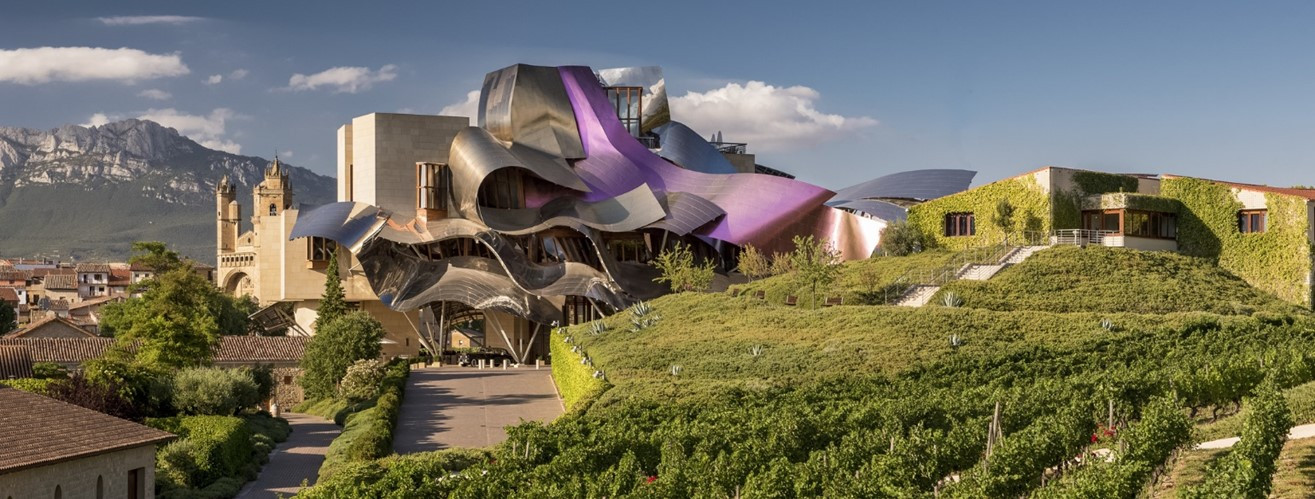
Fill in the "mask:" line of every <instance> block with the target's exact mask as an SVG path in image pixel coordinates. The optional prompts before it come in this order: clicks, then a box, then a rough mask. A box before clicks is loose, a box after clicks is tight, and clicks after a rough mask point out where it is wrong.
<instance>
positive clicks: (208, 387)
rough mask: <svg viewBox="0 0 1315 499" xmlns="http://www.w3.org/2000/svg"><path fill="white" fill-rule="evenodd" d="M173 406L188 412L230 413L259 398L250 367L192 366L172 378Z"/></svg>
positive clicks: (255, 401) (252, 403) (258, 390)
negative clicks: (242, 368) (245, 368)
mask: <svg viewBox="0 0 1315 499" xmlns="http://www.w3.org/2000/svg"><path fill="white" fill-rule="evenodd" d="M173 388H174V406H175V407H177V408H178V410H179V411H182V412H184V413H187V414H202V415H216V416H231V415H235V414H237V413H238V412H239V411H241V410H242V409H245V408H248V407H254V406H255V405H257V404H259V403H260V402H261V399H260V387H259V386H257V385H256V381H255V379H253V378H252V376H251V373H250V371H243V370H238V369H220V368H217V367H194V368H189V369H183V370H181V371H178V373H177V374H175V375H174V378H173Z"/></svg>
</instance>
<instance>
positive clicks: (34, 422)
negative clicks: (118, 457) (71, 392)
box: [0, 387, 174, 474]
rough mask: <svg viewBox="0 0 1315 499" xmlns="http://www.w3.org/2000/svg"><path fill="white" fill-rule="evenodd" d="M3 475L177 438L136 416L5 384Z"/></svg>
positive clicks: (1, 394) (1, 393) (0, 416)
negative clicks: (112, 413) (105, 411)
mask: <svg viewBox="0 0 1315 499" xmlns="http://www.w3.org/2000/svg"><path fill="white" fill-rule="evenodd" d="M0 407H9V408H21V409H19V410H6V411H3V412H0V442H4V443H5V444H4V445H2V446H0V474H3V473H9V472H13V471H18V470H21V469H26V468H31V467H34V466H42V465H47V464H52V463H57V462H61V461H67V460H70V459H76V458H80V457H88V456H94V455H98V454H104V453H106V452H113V451H117V450H122V449H131V448H134V447H140V446H143V445H153V444H158V443H161V442H166V441H168V440H171V439H173V438H174V436H173V435H171V434H169V433H166V432H163V431H160V430H157V429H155V428H151V427H149V426H144V425H139V424H137V423H134V422H132V421H127V420H123V419H119V418H116V417H114V416H109V415H106V414H101V413H99V412H96V411H93V410H91V409H85V408H82V407H78V406H76V405H73V404H68V403H64V402H60V401H58V400H55V399H52V398H48V397H42V396H40V395H36V394H31V393H27V392H24V391H21V390H17V389H14V388H8V387H0Z"/></svg>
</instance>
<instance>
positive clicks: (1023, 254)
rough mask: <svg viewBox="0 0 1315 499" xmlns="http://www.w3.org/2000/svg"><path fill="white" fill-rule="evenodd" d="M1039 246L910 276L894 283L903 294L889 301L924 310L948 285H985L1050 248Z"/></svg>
mask: <svg viewBox="0 0 1315 499" xmlns="http://www.w3.org/2000/svg"><path fill="white" fill-rule="evenodd" d="M1048 247H1049V246H1046V245H1037V246H998V247H992V248H983V249H980V250H974V251H973V252H971V253H966V254H965V255H963V256H962V257H957V258H956V259H955V260H952V261H951V262H950V264H949V265H947V266H946V267H942V268H941V269H937V270H935V271H931V272H909V273H906V274H905V275H903V276H900V278H898V279H896V280H895V285H894V286H895V287H896V288H897V289H902V293H901V294H900V295H899V296H898V297H897V298H896V299H894V300H892V301H889V302H888V303H892V304H894V305H897V306H901V307H921V306H923V305H926V304H927V303H928V302H930V301H931V298H932V297H933V296H935V295H936V292H937V291H940V290H941V286H944V285H945V284H946V283H948V282H952V281H956V280H959V279H966V280H970V281H985V280H987V279H990V278H992V277H995V275H996V274H998V273H1000V271H1001V270H1004V269H1006V268H1008V267H1010V266H1012V265H1017V264H1019V263H1022V262H1023V261H1024V260H1027V259H1028V257H1030V256H1032V255H1033V254H1034V253H1036V252H1037V251H1040V250H1042V249H1045V248H1048Z"/></svg>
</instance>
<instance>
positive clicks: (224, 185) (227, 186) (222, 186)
mask: <svg viewBox="0 0 1315 499" xmlns="http://www.w3.org/2000/svg"><path fill="white" fill-rule="evenodd" d="M215 190H217V191H219V192H230V191H232V190H233V184H232V183H231V182H229V181H228V174H224V178H221V179H219V185H217V186H215Z"/></svg>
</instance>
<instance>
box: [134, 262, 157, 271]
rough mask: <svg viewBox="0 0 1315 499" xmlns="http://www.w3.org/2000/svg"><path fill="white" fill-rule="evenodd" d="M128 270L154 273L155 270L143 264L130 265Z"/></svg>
mask: <svg viewBox="0 0 1315 499" xmlns="http://www.w3.org/2000/svg"><path fill="white" fill-rule="evenodd" d="M128 268H129V269H132V271H133V272H155V268H154V267H151V266H150V265H147V264H144V263H130V264H128Z"/></svg>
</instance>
